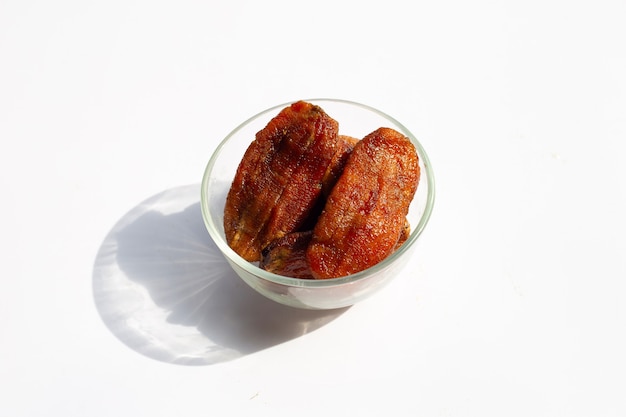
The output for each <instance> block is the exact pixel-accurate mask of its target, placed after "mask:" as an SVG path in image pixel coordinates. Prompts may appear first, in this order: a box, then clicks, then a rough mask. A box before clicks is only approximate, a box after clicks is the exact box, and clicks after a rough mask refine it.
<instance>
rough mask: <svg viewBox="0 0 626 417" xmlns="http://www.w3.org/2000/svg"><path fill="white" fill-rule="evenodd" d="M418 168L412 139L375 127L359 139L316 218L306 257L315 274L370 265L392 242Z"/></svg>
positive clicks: (391, 248)
mask: <svg viewBox="0 0 626 417" xmlns="http://www.w3.org/2000/svg"><path fill="white" fill-rule="evenodd" d="M419 176H420V169H419V160H418V155H417V152H416V150H415V147H414V146H413V144H412V143H411V141H410V140H409V139H408V138H407V137H405V136H404V135H402V134H401V133H399V132H397V131H395V130H393V129H389V128H380V129H378V130H376V131H374V132H372V133H370V134H369V135H367V136H366V137H365V138H364V139H363V140H361V141H359V142H358V143H357V144H356V145H355V147H354V149H353V150H352V153H351V154H350V157H349V159H348V161H347V163H346V166H345V168H344V170H343V173H342V175H341V177H340V178H339V180H338V181H337V183H336V184H335V186H334V188H333V190H332V192H331V194H330V196H329V197H328V200H327V202H326V205H325V208H324V211H323V212H322V214H321V215H320V217H319V218H318V221H317V224H316V225H315V228H314V230H313V237H312V240H311V243H310V244H309V247H308V248H307V252H306V257H307V261H308V263H309V266H310V268H311V271H312V273H313V276H314V277H315V278H317V279H326V278H335V277H341V276H345V275H349V274H352V273H355V272H358V271H361V270H364V269H366V268H369V267H370V266H373V265H375V264H376V263H378V262H380V261H381V260H382V259H384V258H385V257H387V256H388V255H390V254H391V253H392V252H393V251H394V250H395V248H396V245H397V243H398V240H399V237H400V235H401V233H402V230H403V228H404V226H405V221H406V215H407V213H408V208H409V204H410V203H411V200H412V199H413V196H414V195H415V191H416V189H417V184H418V182H419Z"/></svg>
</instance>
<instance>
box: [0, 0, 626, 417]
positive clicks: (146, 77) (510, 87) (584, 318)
mask: <svg viewBox="0 0 626 417" xmlns="http://www.w3.org/2000/svg"><path fill="white" fill-rule="evenodd" d="M625 20H626V4H625V3H624V2H623V1H614V2H610V1H597V2H565V1H562V2H557V1H554V0H549V1H531V2H492V1H482V0H479V1H474V2H460V1H457V2H450V1H448V2H419V3H415V4H412V5H411V6H409V3H408V2H400V1H393V0H392V1H385V2H376V3H373V2H366V1H359V2H338V1H334V0H333V1H326V0H322V1H316V2H313V3H312V2H287V1H284V2H277V1H266V2H243V1H232V2H221V3H219V5H213V4H211V2H198V1H181V2H148V1H140V0H135V1H132V0H131V1H110V2H93V1H87V2H80V1H74V2H72V1H69V0H64V1H57V2H44V1H11V0H9V1H7V0H4V1H2V2H0V140H2V145H3V151H2V152H1V153H0V186H1V190H2V208H1V209H0V230H1V233H0V236H1V237H0V250H1V253H2V264H3V266H4V268H3V274H2V280H1V283H0V294H2V301H1V302H0V382H2V385H3V387H4V388H3V389H2V395H1V396H0V415H3V416H12V417H14V416H50V415H55V416H56V415H58V416H110V415H116V416H143V415H145V416H173V415H177V416H178V415H186V416H205V415H272V416H279V415H297V414H302V415H381V414H382V413H387V415H422V416H445V417H448V416H486V415H489V416H491V415H493V416H623V415H626V399H625V397H624V393H625V392H626V359H625V357H626V356H625V354H624V352H626V336H625V334H626V307H624V305H625V303H624V301H625V293H626V260H625V259H626V256H625V255H626V241H625V238H624V236H626V220H625V217H624V213H625V212H626V184H625V179H626V163H625V162H626V160H625V158H626V156H625V155H626V145H625V143H626V142H625V141H626V54H625V52H624V51H626V44H625V43H626V25H624V21H625ZM324 96H327V97H337V98H345V99H349V100H354V101H359V102H363V103H365V104H368V105H371V106H374V107H377V108H380V109H381V110H383V111H385V112H387V113H389V114H391V115H393V116H395V117H396V118H397V119H398V120H400V121H402V122H403V123H404V124H405V125H406V126H407V127H408V128H409V129H412V130H413V131H414V132H415V133H416V135H417V136H418V138H420V140H421V141H422V143H423V144H424V146H425V147H426V149H427V151H428V152H429V156H430V158H431V160H432V163H433V166H434V169H435V174H436V180H437V201H436V205H435V211H434V214H433V217H432V219H431V223H430V224H429V225H428V227H427V229H426V231H425V234H424V235H423V240H422V246H421V250H420V251H419V252H417V253H416V256H415V259H414V262H413V263H412V264H410V265H409V266H408V267H407V268H406V270H405V273H404V274H403V276H400V277H398V278H397V280H395V281H394V282H392V283H391V284H390V285H389V286H388V287H387V288H385V290H383V291H382V292H381V293H380V294H378V295H376V296H375V297H374V298H372V299H370V300H367V301H365V302H363V303H362V304H359V305H357V306H354V307H352V308H349V309H347V310H345V311H342V312H340V313H338V314H335V315H332V316H302V315H301V314H299V313H298V314H295V313H293V312H291V311H289V310H285V311H282V310H281V311H278V310H277V309H275V308H274V307H268V306H267V304H265V301H264V300H260V299H258V298H255V297H252V296H250V295H249V294H248V293H246V288H245V287H240V288H241V292H238V291H237V289H236V288H235V287H236V286H239V284H234V283H232V282H229V283H228V284H224V288H222V289H221V291H223V295H222V298H220V300H221V302H222V304H223V305H224V306H223V307H221V308H216V307H214V306H206V305H205V306H204V307H202V308H205V310H199V311H196V312H195V314H198V316H193V317H192V316H187V317H184V318H183V319H180V318H179V321H178V322H177V321H176V318H172V317H169V318H162V319H163V320H171V321H173V322H174V325H172V328H173V329H175V328H177V326H176V325H175V324H176V323H179V327H178V329H179V330H180V332H181V333H180V334H176V335H174V334H173V335H172V336H176V337H179V336H181V335H183V336H184V335H186V334H189V335H190V344H191V343H193V336H194V335H197V334H198V332H203V331H204V333H203V334H204V335H205V336H206V335H209V334H210V335H216V337H217V336H222V339H221V341H220V342H219V343H221V344H222V346H223V347H224V348H227V349H230V350H227V352H230V353H233V352H235V353H234V354H233V355H232V356H231V357H228V358H227V357H226V356H222V357H219V358H218V359H215V358H217V357H215V358H214V359H215V360H212V361H208V362H209V363H207V361H204V362H202V363H198V364H197V366H193V365H181V364H175V363H171V362H172V360H171V357H168V356H167V355H165V356H163V355H161V356H159V355H155V354H151V352H154V350H151V348H154V347H156V346H159V343H161V342H162V341H160V340H158V339H150V340H143V341H142V340H140V339H136V338H135V339H133V338H128V337H127V336H128V334H127V333H126V334H125V333H123V332H121V331H120V330H119V328H116V327H115V326H114V325H113V323H114V321H112V319H111V318H110V316H108V315H109V314H113V313H112V312H111V311H112V310H110V309H111V308H113V309H114V306H113V307H112V306H111V304H107V305H106V308H105V307H103V303H102V299H98V298H97V295H98V293H97V291H94V287H95V285H96V283H97V280H98V277H99V276H101V275H98V265H101V264H98V261H102V260H103V259H107V258H106V257H104V258H103V257H100V255H102V252H101V250H103V248H106V245H105V243H106V239H107V236H111V235H110V234H111V233H112V231H113V230H114V227H115V226H116V225H119V222H121V221H124V220H128V219H129V213H135V212H136V210H141V208H142V206H140V204H141V203H142V202H145V201H146V200H148V199H150V198H151V197H153V196H158V195H163V194H162V193H164V192H166V193H167V192H172V191H176V190H183V189H187V188H181V187H186V186H188V185H191V186H197V184H198V183H199V182H200V179H201V176H202V172H203V170H204V166H205V164H206V162H207V160H208V158H209V156H210V154H211V152H212V150H213V149H214V148H215V146H216V145H217V143H218V141H219V140H221V138H222V137H223V136H224V135H226V134H227V133H228V132H229V131H230V130H231V129H232V128H233V127H234V126H236V125H237V124H238V123H240V122H241V121H242V120H244V119H245V118H247V117H249V116H251V115H253V114H255V113H256V112H258V111H260V110H262V109H265V108H267V107H269V106H271V105H275V104H278V103H281V102H284V101H289V100H295V99H300V98H308V97H324ZM148 201H150V200H148ZM133 210H135V211H133ZM188 220H189V222H191V223H192V224H193V222H195V221H197V220H198V218H197V217H193V216H190V217H189V218H188ZM197 224H198V225H201V222H199V221H198V223H197ZM154 227H156V228H163V227H167V225H166V224H163V223H159V222H156V223H154ZM198 227H200V226H198ZM163 230H165V229H160V230H159V232H163ZM199 239H202V238H199ZM166 242H167V241H166ZM203 242H204V243H205V244H206V245H210V242H209V241H206V240H203ZM177 244H180V245H181V247H180V248H178V247H177V246H176V245H177ZM172 245H173V246H171V247H168V248H167V250H166V251H165V252H166V254H169V255H171V256H172V258H163V259H160V261H161V262H163V267H164V268H172V266H173V265H175V266H177V267H179V266H180V264H177V263H176V262H185V259H186V258H185V256H187V255H189V253H191V250H192V249H189V248H188V247H187V246H186V245H185V244H184V243H181V242H179V243H176V240H173V241H172ZM155 247H158V245H155ZM176 249H181V253H177V252H176ZM130 253H131V254H132V253H133V252H132V251H131V252H130ZM193 255H194V256H196V258H194V259H196V260H197V261H198V262H199V263H200V264H202V265H205V263H203V262H204V259H203V258H202V255H201V253H200V254H199V253H194V254H193ZM150 256H152V258H149V259H151V260H154V259H155V253H154V252H152V253H150ZM197 257H199V258H197ZM156 259H158V258H156ZM133 260H134V261H136V262H140V259H133ZM168 260H171V263H168ZM189 268H190V269H184V270H185V271H188V272H189V271H191V272H190V273H196V274H198V271H197V270H194V269H193V268H194V266H193V264H190V266H189ZM146 270H147V271H157V269H156V268H155V267H154V265H152V264H150V266H148V267H146ZM172 271H174V272H172V273H170V276H171V277H173V278H174V277H176V274H177V271H178V270H177V269H176V268H174V269H172ZM159 278H163V276H159ZM224 282H225V281H223V283H224ZM138 285H142V284H141V283H139V284H138ZM172 288H173V287H172ZM146 289H147V292H146V294H147V296H148V297H154V292H153V293H150V292H149V290H150V288H146ZM218 290H220V289H219V288H218ZM239 296H241V297H247V300H248V302H246V303H242V302H241V299H238V298H237V297H239ZM244 299H246V298H244ZM148 300H151V302H156V301H155V300H154V299H151V298H149V299H148ZM196 302H197V300H196ZM229 302H230V304H229ZM195 306H202V303H199V304H197V303H196V304H190V305H184V306H182V307H181V308H182V310H175V308H174V307H171V308H172V311H173V312H174V311H179V312H180V311H185V309H189V308H192V307H195ZM233 306H234V307H233ZM107 308H108V310H107ZM167 308H169V307H167ZM113 311H114V310H113ZM203 311H204V312H207V313H209V312H211V313H212V315H210V316H208V317H204V320H207V322H206V323H204V325H203V326H204V327H202V326H200V325H199V324H197V323H198V322H197V321H194V320H200V318H198V317H200V316H202V314H201V313H202V312H203ZM192 313H193V312H190V314H192ZM278 313H281V314H282V313H284V318H283V320H281V321H276V317H277V314H278ZM189 317H191V318H189ZM151 319H154V317H152V318H151ZM225 320H232V322H228V321H225ZM248 320H249V321H248ZM272 320H274V321H272ZM126 323H127V324H129V325H132V324H135V327H134V328H135V329H139V330H137V331H140V330H141V326H142V325H143V324H145V323H143V322H142V317H134V316H133V315H132V314H129V315H128V317H127V321H126ZM194 323H196V324H194ZM276 323H281V324H276ZM311 330H314V331H311ZM173 331H174V330H173ZM211 332H213V333H211ZM131 336H132V335H131ZM207 337H208V336H207ZM138 340H139V341H138ZM183 340H184V339H183ZM216 343H218V342H216ZM178 348H180V349H183V350H184V348H185V346H182V347H181V346H178ZM225 351H226V350H225ZM168 358H169V359H168ZM227 359H230V360H227Z"/></svg>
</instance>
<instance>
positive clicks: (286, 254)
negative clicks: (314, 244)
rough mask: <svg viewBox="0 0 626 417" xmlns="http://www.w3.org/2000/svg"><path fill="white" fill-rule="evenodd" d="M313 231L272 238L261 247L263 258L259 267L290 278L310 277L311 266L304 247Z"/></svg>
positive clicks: (306, 245) (311, 276)
mask: <svg viewBox="0 0 626 417" xmlns="http://www.w3.org/2000/svg"><path fill="white" fill-rule="evenodd" d="M311 236H313V232H312V231H311V230H309V231H306V232H296V233H289V234H288V235H285V236H283V237H282V238H280V239H276V240H274V241H273V242H272V243H270V244H269V245H268V246H267V247H266V248H265V249H263V259H261V262H260V263H259V267H260V268H262V269H265V270H266V271H270V272H273V273H275V274H278V275H283V276H286V277H292V278H303V279H311V278H313V275H311V268H309V264H308V263H307V261H306V248H307V247H308V246H309V242H310V241H311Z"/></svg>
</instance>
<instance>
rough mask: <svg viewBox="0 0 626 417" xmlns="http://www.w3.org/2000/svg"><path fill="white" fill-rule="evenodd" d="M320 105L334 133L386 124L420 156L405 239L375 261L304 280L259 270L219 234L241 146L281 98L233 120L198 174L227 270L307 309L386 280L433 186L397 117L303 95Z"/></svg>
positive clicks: (357, 296) (410, 243)
mask: <svg viewBox="0 0 626 417" xmlns="http://www.w3.org/2000/svg"><path fill="white" fill-rule="evenodd" d="M305 101H307V102H310V103H313V104H316V105H318V106H320V107H321V108H322V109H324V111H325V112H326V113H327V114H328V115H329V116H330V117H332V118H333V119H335V120H336V121H337V122H338V123H339V133H340V134H343V135H349V136H352V137H355V138H359V139H361V138H363V137H364V136H365V135H367V134H368V133H371V132H373V131H374V130H376V129H377V128H379V127H390V128H393V129H395V130H397V131H399V132H402V133H403V134H404V135H405V136H407V137H408V138H409V139H410V140H411V141H412V142H413V144H414V145H415V148H416V149H417V153H418V155H419V159H420V169H421V174H420V182H419V186H418V188H417V192H416V194H415V197H414V199H413V202H412V203H411V206H410V208H409V214H408V216H407V218H408V220H409V222H410V225H411V235H410V236H409V238H408V240H407V241H406V242H405V243H404V244H403V245H402V246H401V247H400V248H399V249H398V250H396V251H395V252H394V253H393V254H391V255H390V256H388V257H387V258H385V259H384V260H383V261H381V262H379V263H378V264H376V265H374V266H372V267H370V268H369V269H366V270H364V271H361V272H358V273H356V274H352V275H348V276H345V277H341V278H334V279H326V280H307V279H297V278H290V277H285V276H281V275H277V274H274V273H271V272H267V271H264V270H262V269H260V268H258V266H257V265H256V264H254V263H250V262H248V261H246V260H244V259H243V258H241V257H240V256H239V255H237V254H236V253H235V252H234V251H233V250H232V249H231V248H230V247H229V246H228V244H227V243H226V239H225V236H224V225H223V219H224V205H225V202H226V195H227V194H228V191H229V189H230V186H231V183H232V180H233V178H234V176H235V172H236V170H237V167H238V165H239V162H240V161H241V158H242V157H243V154H244V152H245V151H246V149H247V148H248V146H249V145H250V143H251V142H252V141H253V140H254V138H255V134H256V133H257V132H258V131H259V130H261V129H263V128H264V127H265V126H266V125H267V123H268V122H269V121H270V120H271V119H272V118H273V117H274V116H276V115H277V114H278V113H279V112H280V110H281V109H282V108H284V107H287V106H288V105H290V104H291V103H284V104H280V105H277V106H274V107H271V108H269V109H267V110H264V111H262V112H260V113H258V114H257V115H255V116H252V117H251V118H249V119H248V120H246V121H245V122H243V123H242V124H240V125H239V126H237V127H236V128H235V129H234V130H233V131H232V132H231V133H230V134H229V135H228V136H226V138H225V139H224V140H223V141H222V142H221V143H220V144H219V146H218V147H217V148H216V149H215V152H214V153H213V155H212V156H211V159H210V160H209V162H208V164H207V167H206V170H205V172H204V177H203V179H202V192H201V193H202V194H201V205H202V216H203V218H204V222H205V224H206V227H207V230H208V232H209V234H210V236H211V238H212V239H213V240H214V242H215V244H216V245H217V247H218V248H219V249H220V251H221V252H222V253H223V254H224V256H225V257H226V260H227V261H228V263H229V264H230V265H231V266H232V268H233V270H234V271H235V272H236V273H237V275H239V277H241V279H243V280H244V281H245V282H246V283H247V284H249V285H250V286H251V287H252V288H254V289H255V290H256V291H258V292H259V293H261V294H263V295H264V296H266V297H268V298H270V299H272V300H274V301H277V302H279V303H282V304H285V305H288V306H291V307H297V308H307V309H334V308H341V307H346V306H350V305H353V304H355V303H357V302H359V301H361V300H363V299H365V298H367V297H369V296H370V295H372V294H374V293H375V292H376V291H378V290H379V289H380V288H382V287H383V286H384V285H385V284H387V283H388V282H389V281H391V280H392V279H393V278H394V277H395V276H396V275H397V274H398V273H399V272H400V271H401V269H402V267H403V266H404V265H405V263H406V261H407V260H408V259H409V258H410V257H411V256H412V254H413V253H414V250H415V247H416V243H417V241H418V238H419V237H420V235H421V234H422V232H423V230H424V228H425V227H426V224H427V223H428V219H429V218H430V215H431V212H432V209H433V204H434V199H435V188H434V178H433V172H432V168H431V165H430V161H429V159H428V156H427V155H426V152H425V151H424V148H423V147H422V145H421V144H420V143H419V141H418V140H417V139H416V138H415V135H413V134H412V133H411V132H410V131H409V130H408V129H407V128H405V127H404V126H403V125H402V124H401V123H400V122H398V121H397V120H395V119H394V118H392V117H391V116H388V115H386V114H385V113H383V112H381V111H379V110H376V109H374V108H372V107H369V106H366V105H363V104H359V103H355V102H351V101H347V100H338V99H307V100H305Z"/></svg>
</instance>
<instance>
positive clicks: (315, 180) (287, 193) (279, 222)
mask: <svg viewBox="0 0 626 417" xmlns="http://www.w3.org/2000/svg"><path fill="white" fill-rule="evenodd" d="M337 131H338V125H337V122H336V121H335V120H333V119H332V118H331V117H329V116H328V115H327V114H326V113H325V112H324V111H323V110H322V109H321V108H320V107H319V106H315V105H313V104H310V103H306V102H303V101H299V102H296V103H294V104H292V105H291V106H289V107H286V108H285V109H283V110H282V111H281V112H280V113H279V114H278V115H277V116H276V117H274V118H273V119H272V120H271V121H270V122H269V123H268V124H267V126H266V127H265V128H263V129H262V130H261V131H259V132H258V133H257V134H256V138H255V140H254V141H253V142H252V143H251V144H250V146H249V147H248V149H247V150H246V152H245V154H244V157H243V159H242V160H241V162H240V164H239V166H238V168H237V173H236V174H235V178H234V180H233V183H232V185H231V188H230V191H229V193H228V196H227V198H226V206H225V208H224V231H225V235H226V240H227V242H228V244H229V245H230V247H231V248H232V249H233V250H234V251H235V252H237V253H238V254H239V255H240V256H241V257H242V258H244V259H246V260H248V261H259V260H260V259H261V251H262V249H263V248H265V246H267V245H268V244H269V243H270V242H271V241H273V240H275V239H278V238H280V237H282V236H284V235H286V234H287V233H291V232H293V231H295V230H297V229H298V228H299V227H300V226H301V225H302V224H303V223H304V221H305V220H306V219H307V218H308V216H309V215H310V211H311V209H312V208H313V207H314V206H315V203H316V201H317V200H318V198H319V196H320V194H321V189H322V183H323V180H324V177H325V175H326V172H327V170H328V166H329V164H330V163H331V161H332V159H333V157H334V155H335V154H336V151H337Z"/></svg>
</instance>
